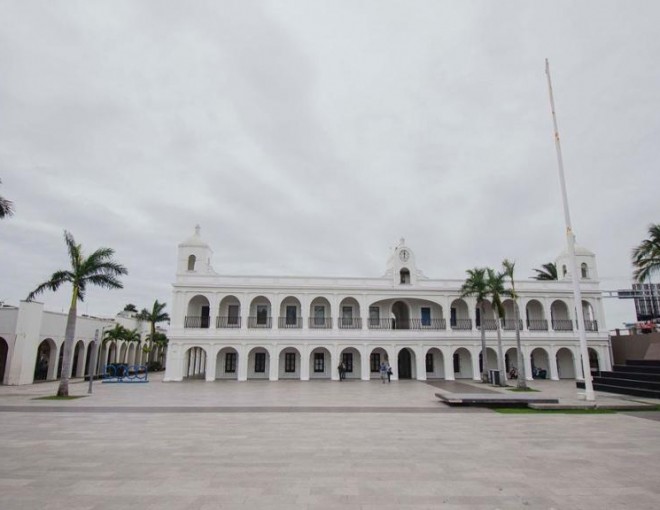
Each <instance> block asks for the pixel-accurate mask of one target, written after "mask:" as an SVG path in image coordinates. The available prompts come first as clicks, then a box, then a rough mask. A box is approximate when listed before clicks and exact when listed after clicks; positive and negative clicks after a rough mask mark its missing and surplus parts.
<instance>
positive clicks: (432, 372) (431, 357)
mask: <svg viewBox="0 0 660 510" xmlns="http://www.w3.org/2000/svg"><path fill="white" fill-rule="evenodd" d="M424 364H425V365H426V378H427V379H444V378H445V358H444V355H443V354H442V351H441V350H440V349H438V348H437V347H432V348H430V349H429V350H427V351H426V354H425V360H424Z"/></svg>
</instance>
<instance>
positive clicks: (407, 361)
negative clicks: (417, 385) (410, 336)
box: [396, 347, 417, 380]
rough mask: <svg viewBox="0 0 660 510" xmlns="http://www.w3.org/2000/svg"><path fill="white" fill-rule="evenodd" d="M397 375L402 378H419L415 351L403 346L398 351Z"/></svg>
mask: <svg viewBox="0 0 660 510" xmlns="http://www.w3.org/2000/svg"><path fill="white" fill-rule="evenodd" d="M396 375H397V378H398V379H399V380H401V379H417V359H416V357H415V351H414V350H413V349H410V348H408V347H402V348H401V349H399V352H398V353H397V364H396Z"/></svg>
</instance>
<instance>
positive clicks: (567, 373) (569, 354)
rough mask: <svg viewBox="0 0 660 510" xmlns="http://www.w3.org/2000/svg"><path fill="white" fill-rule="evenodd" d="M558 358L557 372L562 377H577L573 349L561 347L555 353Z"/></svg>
mask: <svg viewBox="0 0 660 510" xmlns="http://www.w3.org/2000/svg"><path fill="white" fill-rule="evenodd" d="M555 357H556V359H557V374H558V376H559V378H560V379H575V359H574V358H573V351H571V350H570V349H569V348H567V347H561V348H560V349H558V350H557V354H556V355H555Z"/></svg>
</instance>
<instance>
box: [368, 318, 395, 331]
mask: <svg viewBox="0 0 660 510" xmlns="http://www.w3.org/2000/svg"><path fill="white" fill-rule="evenodd" d="M367 326H368V327H369V329H392V319H374V318H371V317H370V318H369V319H367Z"/></svg>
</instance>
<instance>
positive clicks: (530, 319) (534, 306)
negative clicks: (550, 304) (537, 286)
mask: <svg viewBox="0 0 660 510" xmlns="http://www.w3.org/2000/svg"><path fill="white" fill-rule="evenodd" d="M525 318H526V320H527V329H528V330H530V331H547V330H548V322H547V321H546V319H545V311H544V310H543V305H542V304H541V302H540V301H539V300H537V299H530V300H529V301H528V302H527V305H526V306H525Z"/></svg>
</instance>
